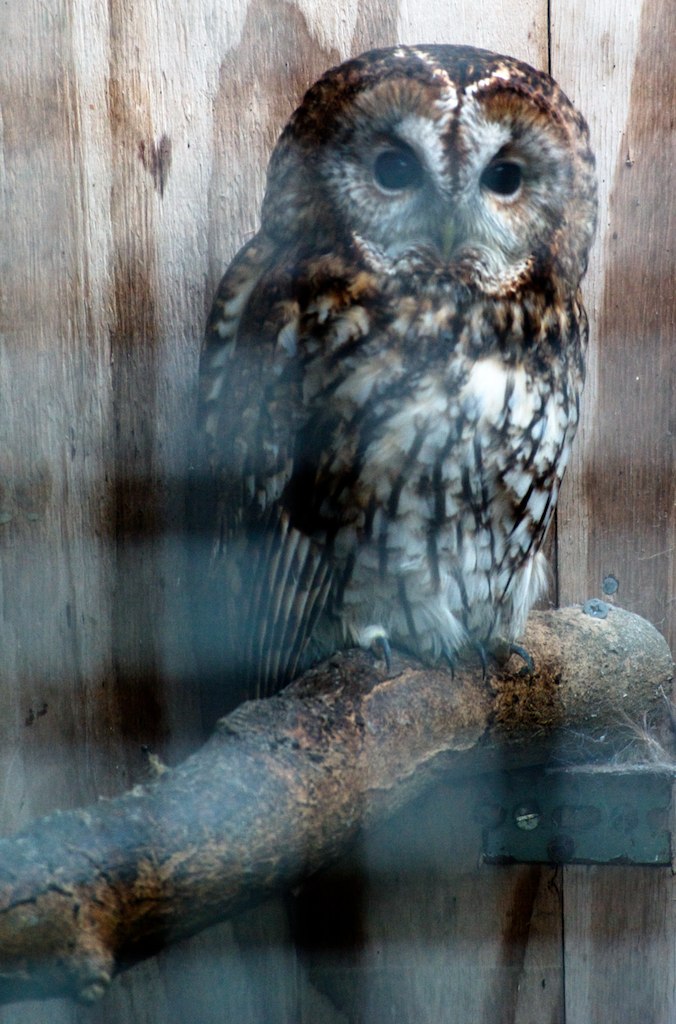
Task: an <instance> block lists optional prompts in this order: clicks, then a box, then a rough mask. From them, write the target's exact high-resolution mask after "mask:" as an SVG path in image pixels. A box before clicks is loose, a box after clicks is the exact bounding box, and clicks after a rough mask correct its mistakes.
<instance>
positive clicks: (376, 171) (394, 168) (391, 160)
mask: <svg viewBox="0 0 676 1024" xmlns="http://www.w3.org/2000/svg"><path fill="white" fill-rule="evenodd" d="M373 177H374V178H375V180H376V182H377V183H378V185H380V186H381V188H385V189H387V190H388V192H401V191H402V190H403V189H406V188H420V186H421V185H422V182H423V169H422V167H421V166H420V161H419V160H418V158H417V156H416V155H415V153H414V152H413V150H411V149H404V148H403V147H402V148H400V149H384V150H383V152H382V153H379V154H378V156H377V157H376V161H375V163H374V165H373Z"/></svg>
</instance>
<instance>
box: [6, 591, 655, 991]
mask: <svg viewBox="0 0 676 1024" xmlns="http://www.w3.org/2000/svg"><path fill="white" fill-rule="evenodd" d="M591 610H592V612H593V611H594V609H593V608H592V609H591ZM603 611H604V609H602V614H603ZM524 643H525V645H526V647H527V649H528V651H529V652H530V654H531V655H532V657H533V659H534V663H535V671H534V674H533V675H532V676H527V675H526V674H524V666H523V662H522V661H521V660H520V659H519V658H518V657H517V656H513V657H512V658H511V659H510V660H509V661H508V662H507V663H506V664H505V665H504V666H502V667H495V668H493V669H491V670H490V671H489V672H488V674H487V675H486V676H485V677H484V675H483V673H482V671H481V668H480V666H476V667H468V668H467V669H465V670H462V671H457V672H456V673H455V675H454V676H453V677H452V676H451V674H450V672H449V671H444V670H439V669H429V668H423V667H421V666H420V665H419V664H417V663H414V662H412V661H410V660H407V659H404V658H400V657H396V658H395V660H394V664H393V666H392V669H391V672H390V673H389V674H387V673H386V672H385V669H384V667H383V666H379V665H376V664H374V661H373V659H372V658H371V657H370V656H369V655H368V654H365V653H362V652H354V651H353V652H346V653H344V654H340V655H337V656H335V657H334V658H332V659H331V660H330V661H329V662H327V663H325V664H324V665H322V666H320V667H319V668H317V669H315V670H312V671H311V672H309V673H307V674H306V675H305V676H304V677H303V678H302V679H300V680H298V681H297V682H295V683H293V684H292V685H291V686H289V687H287V689H286V690H285V691H283V692H282V693H281V694H279V695H278V696H276V697H274V698H271V699H270V700H267V701H260V702H255V703H254V702H252V703H248V704H245V705H242V706H241V707H239V708H238V709H237V710H236V711H235V712H234V713H233V714H231V715H230V716H229V717H227V718H225V719H223V720H221V722H220V723H219V725H218V728H217V730H216V732H215V733H214V735H213V736H212V737H211V738H210V740H209V741H208V742H207V743H206V744H205V745H204V747H202V748H201V749H200V750H199V751H197V752H196V753H195V754H194V755H192V756H191V757H190V758H188V759H187V760H186V761H185V762H184V763H183V764H181V765H179V766H178V767H176V768H173V769H170V770H168V771H166V772H164V773H162V774H161V775H160V777H159V778H158V779H157V780H156V781H153V782H152V783H150V784H147V785H140V786H137V787H135V789H133V790H132V791H130V792H129V793H126V794H124V795H123V796H120V797H118V798H116V799H113V800H106V801H101V802H99V803H98V804H96V805H94V806H92V807H89V808H86V809H84V810H77V811H69V812H65V813H56V814H54V815H51V816H50V817H47V818H44V819H41V820H39V821H37V822H35V823H34V824H33V825H32V826H31V827H29V828H28V829H26V830H24V831H23V832H21V833H19V834H18V835H16V836H14V837H10V838H7V839H4V840H2V841H0V1001H8V1000H11V999H20V998H28V997H33V998H34V997H40V996H52V995H57V994H71V995H73V996H75V997H77V998H80V999H83V1000H93V999H95V998H97V997H98V996H100V995H102V994H103V992H104V991H105V989H106V987H107V986H108V984H109V983H110V980H111V979H112V977H113V976H114V975H115V973H116V972H117V971H119V970H120V969H122V968H123V967H124V966H127V965H129V964H130V963H133V962H135V961H137V960H139V959H142V958H143V957H146V956H149V955H151V954H152V953H153V952H154V951H156V950H157V949H159V948H160V947H161V946H162V945H164V944H166V943H168V942H171V941H173V940H175V939H177V938H181V937H184V936H187V935H190V934H193V933H195V932H197V931H199V930H200V929H201V928H204V927H206V926H207V925H210V924H213V923H215V922H217V921H221V920H223V919H224V918H225V917H227V916H228V915H230V914H232V913H234V912H235V911H237V910H238V909H240V908H242V907H243V906H245V905H247V904H250V903H251V902H253V901H256V900H259V899H262V898H264V897H265V896H266V895H268V894H270V893H272V892H274V891H276V890H279V889H281V888H284V887H288V886H290V885H292V884H294V883H297V882H298V881H299V880H300V879H302V878H303V877H305V876H307V875H308V874H309V873H311V872H313V871H315V870H316V869H317V868H319V867H320V866H322V865H324V864H327V863H329V862H330V861H331V860H332V859H334V858H335V857H336V856H337V855H338V854H339V853H340V852H341V850H343V849H344V848H345V847H346V845H347V844H348V843H349V841H350V840H351V839H352V838H353V837H354V836H355V834H356V832H357V830H358V829H360V828H362V827H363V826H365V825H368V824H369V823H370V822H373V821H374V820H377V819H380V818H382V817H384V816H385V815H387V814H389V813H391V812H392V811H393V810H394V809H396V808H397V807H399V806H401V805H402V803H404V802H405V801H406V800H407V799H409V798H410V797H411V796H413V795H414V794H415V793H417V792H419V791H420V790H421V789H422V788H423V787H424V786H425V785H426V784H429V783H430V781H432V780H434V779H436V778H438V777H439V775H440V774H441V773H443V772H447V771H474V770H479V769H484V768H486V767H487V766H489V765H490V764H495V763H500V764H503V765H504V763H505V762H507V763H509V762H510V761H514V762H517V761H518V762H519V763H524V762H525V761H537V760H538V759H540V758H542V757H543V756H545V753H546V748H547V745H548V744H551V743H552V742H553V741H554V737H555V738H556V740H555V742H556V750H557V756H558V757H559V758H560V757H561V756H562V753H563V752H565V750H566V736H567V735H569V734H570V736H574V745H573V744H571V746H570V756H571V757H573V756H575V757H580V755H581V754H582V753H583V752H585V750H586V749H587V748H586V747H585V744H584V742H583V739H584V738H585V737H586V738H587V739H589V741H590V742H591V743H592V744H593V745H594V747H595V749H596V750H597V752H598V749H599V747H601V748H602V749H606V747H605V746H604V744H608V743H612V737H613V735H614V734H615V735H616V734H617V731H618V729H619V728H621V727H626V723H627V722H628V721H629V722H632V721H633V722H637V723H640V722H642V720H643V718H644V716H645V714H646V712H649V711H650V710H651V709H652V708H654V707H655V705H656V703H657V702H658V701H659V700H660V699H661V695H662V694H663V692H664V690H665V688H666V687H667V686H668V683H669V680H670V678H671V671H672V661H671V656H670V653H669V650H668V647H667V645H666V643H665V641H664V639H663V637H662V636H661V635H660V634H659V633H658V632H657V631H656V630H655V629H654V628H653V627H652V626H651V625H650V624H649V623H647V622H646V621H645V620H643V619H640V618H639V617H638V616H636V615H632V614H630V613H628V612H624V611H621V610H620V609H616V608H612V607H611V608H609V609H608V610H607V615H606V617H605V618H598V617H595V616H594V615H593V614H592V615H590V614H585V613H584V612H583V611H582V609H580V608H569V609H562V610H560V611H557V612H541V613H536V614H534V615H533V616H532V617H531V620H530V621H529V625H528V629H527V632H526V636H525V639H524ZM602 735H603V737H604V740H603V743H601V736H602ZM573 750H574V752H575V753H574V755H573Z"/></svg>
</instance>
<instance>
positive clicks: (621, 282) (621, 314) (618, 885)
mask: <svg viewBox="0 0 676 1024" xmlns="http://www.w3.org/2000/svg"><path fill="white" fill-rule="evenodd" d="M552 14H553V18H552V64H553V73H554V74H555V75H556V76H557V77H558V78H559V79H560V81H561V83H562V84H563V85H564V88H569V89H570V90H571V92H572V93H573V95H575V96H577V97H578V99H579V102H580V104H581V106H582V108H583V109H584V110H585V111H586V112H587V113H588V116H589V120H590V125H591V128H592V133H593V137H594V139H595V144H596V151H597V154H598V160H599V177H600V184H601V215H600V218H599V237H598V240H597V244H596V247H595V250H594V253H593V259H592V265H591V268H590V280H589V286H588V289H587V290H588V292H589V293H590V294H591V296H592V299H593V319H592V358H591V360H590V373H589V379H588V385H587V396H586V402H585V406H584V413H583V423H582V429H581V431H580V436H579V438H578V444H577V447H576V451H575V454H574V461H573V465H572V467H571V472H570V473H569V474H568V478H567V480H566V482H565V485H564V490H563V493H562V501H561V504H560V512H559V530H558V538H559V559H558V565H559V594H560V599H561V602H562V603H567V602H570V601H579V600H584V599H585V598H586V597H589V596H592V595H599V596H606V599H607V600H610V601H615V600H616V601H617V602H618V603H619V604H621V605H622V606H623V607H626V608H629V609H631V610H633V611H637V612H638V613H639V614H641V615H644V616H646V617H647V618H649V619H651V621H653V622H654V623H655V624H656V625H657V626H658V628H659V629H661V630H662V632H664V634H665V635H666V637H667V639H669V641H670V643H671V646H672V650H673V648H674V643H675V641H676V615H675V613H674V571H675V570H674V566H675V560H676V542H675V540H676V538H675V533H674V531H675V529H676V517H675V516H674V501H675V499H676V473H675V472H674V449H673V436H674V435H673V417H674V395H675V394H676V387H675V385H676V380H675V367H676V361H675V360H674V342H673V337H674V322H675V320H676V315H675V314H676V296H675V293H674V279H675V276H676V275H675V269H676V268H675V265H674V249H673V243H674V227H673V198H672V197H673V192H674V178H673V171H672V165H673V111H674V107H675V106H676V84H675V82H674V76H673V74H672V72H671V56H670V54H671V48H672V47H671V44H672V41H673V39H674V35H675V32H676V10H675V9H674V6H673V4H670V3H669V0H657V2H656V3H652V4H647V3H643V4H635V5H623V9H622V12H621V17H609V12H608V10H607V7H606V5H605V4H585V3H582V2H575V3H573V4H566V5H560V4H558V3H555V4H553V5H552ZM609 576H612V577H614V578H615V579H616V580H617V581H618V583H619V587H618V589H617V591H616V593H615V594H614V595H602V590H603V581H604V579H606V578H607V577H609ZM672 890H673V880H672V877H671V872H670V871H669V870H668V869H648V868H620V867H614V868H606V869H602V868H574V869H572V868H568V869H566V870H565V872H564V878H563V893H564V915H565V926H564V930H565V979H566V990H565V994H566V1014H567V1016H566V1021H567V1024H627V1022H629V1021H634V1020H641V1021H646V1022H648V1021H649V1022H654V1024H668V1022H669V1021H671V1020H674V1019H676V915H675V914H674V904H673V891H672Z"/></svg>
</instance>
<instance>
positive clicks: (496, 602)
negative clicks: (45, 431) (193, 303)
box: [202, 236, 586, 692]
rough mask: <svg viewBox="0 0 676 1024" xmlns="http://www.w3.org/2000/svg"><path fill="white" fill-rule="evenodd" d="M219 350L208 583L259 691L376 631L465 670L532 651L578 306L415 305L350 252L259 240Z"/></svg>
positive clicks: (427, 300) (224, 313)
mask: <svg viewBox="0 0 676 1024" xmlns="http://www.w3.org/2000/svg"><path fill="white" fill-rule="evenodd" d="M209 337H210V339H211V341H210V342H209V340H208V343H207V346H206V348H205V351H204V354H203V367H202V423H203V433H204V436H205V437H206V438H207V439H208V440H207V447H208V452H207V455H208V460H209V463H210V468H209V470H208V472H209V473H211V474H212V475H213V477H214V478H215V479H216V481H217V486H216V493H217V500H216V501H212V504H213V507H214V509H215V517H214V519H213V521H212V524H211V527H210V528H209V531H210V536H211V542H212V549H211V550H212V554H211V564H210V575H211V578H212V579H214V578H215V579H217V580H218V586H219V587H221V588H223V587H225V589H226V590H228V592H229V596H228V597H227V599H226V600H225V607H224V608H223V611H222V621H223V623H225V624H226V625H225V628H226V629H227V630H228V631H230V633H231V643H230V648H231V650H230V652H229V654H228V657H229V659H230V660H231V661H232V662H233V663H237V664H238V665H239V671H240V672H245V673H246V674H248V676H249V677H250V679H251V680H252V681H253V680H255V687H256V689H257V692H265V690H266V689H267V688H269V687H272V686H277V685H279V684H280V683H281V682H283V681H284V679H286V678H288V677H289V676H290V675H291V674H292V673H293V672H294V671H295V670H296V668H297V666H298V664H299V663H303V662H304V661H307V660H312V659H315V658H317V657H320V656H322V655H325V654H327V653H329V652H330V651H331V650H334V649H336V648H338V647H340V646H343V645H345V643H350V642H358V643H368V642H369V641H370V640H372V639H373V637H374V636H375V637H377V636H380V635H383V636H387V637H389V639H390V640H391V641H392V642H393V643H395V644H396V643H399V644H401V645H402V646H404V647H407V648H409V649H410V650H412V651H413V652H414V653H417V654H418V655H419V656H422V657H424V658H429V659H435V658H437V657H439V656H440V655H441V654H445V655H446V656H447V657H449V658H450V659H451V660H453V659H454V658H455V657H456V655H457V653H458V651H459V650H461V649H462V648H463V647H464V646H465V645H467V644H468V643H475V642H476V643H480V644H486V643H489V642H490V640H491V638H493V637H496V636H500V637H503V638H506V639H513V638H515V637H516V636H517V635H518V633H519V631H520V630H521V628H522V626H523V624H524V621H525V617H526V615H527V613H528V611H529V609H530V607H531V605H532V603H533V600H534V599H535V598H536V597H537V595H538V593H539V591H540V590H541V587H542V584H543V580H544V572H543V566H542V563H541V557H539V556H537V552H538V549H539V547H540V545H541V543H542V539H543V536H544V533H545V531H546V528H547V525H548V523H549V521H550V518H551V515H552V512H553V509H554V506H555V503H556V497H557V492H558V487H559V483H560V480H561V477H562V475H563V471H564V468H565V464H566V461H567V458H568V453H569V449H570V444H571V441H572V437H573V434H574V432H575V428H576V425H577V420H578V413H579V398H580V393H581V389H582V380H583V354H584V345H585V342H586V324H585V321H584V317H583V314H582V313H581V308H580V307H579V304H578V302H577V300H576V299H575V298H573V299H571V300H570V301H569V302H567V303H566V302H563V303H556V302H551V301H549V300H548V297H547V296H543V294H542V292H541V291H536V290H533V291H532V292H530V293H529V292H528V291H526V292H525V293H524V292H521V294H520V295H519V299H518V301H517V300H516V298H499V299H491V298H489V297H487V296H486V295H484V294H478V293H477V292H476V291H475V290H474V291H473V290H472V289H470V288H468V287H467V285H466V284H465V283H463V281H462V280H461V279H459V278H458V277H454V275H453V274H452V273H451V272H445V273H440V272H438V273H437V275H436V279H435V280H433V281H432V280H430V279H429V278H426V279H420V278H419V277H416V274H415V273H413V274H411V276H410V278H409V280H408V287H406V286H404V287H403V288H402V280H401V276H399V275H397V276H396V277H394V276H393V275H391V274H387V273H378V271H377V270H374V269H373V268H372V267H369V266H368V264H367V263H366V262H364V261H362V262H357V264H356V265H355V262H354V260H352V261H350V260H349V259H348V258H347V257H345V258H341V257H340V256H338V255H335V254H332V255H324V256H319V257H317V256H314V257H308V258H302V257H301V258H297V259H296V260H290V261H289V260H287V262H286V263H285V264H283V265H280V263H279V261H278V260H277V259H275V257H274V253H273V251H272V247H271V245H270V244H269V243H268V242H267V241H266V240H265V238H264V236H259V237H258V238H257V239H254V240H253V242H252V243H250V245H249V246H248V247H247V248H245V249H244V250H243V252H242V254H240V257H239V258H238V260H237V261H236V262H235V264H233V267H232V268H231V270H230V271H229V273H228V275H227V276H226V278H225V279H224V281H223V283H222V285H221V289H220V291H219V295H218V297H217V301H216V304H215V307H214V313H212V317H211V320H210V326H209ZM250 685H252V684H250Z"/></svg>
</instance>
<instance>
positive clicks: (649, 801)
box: [482, 768, 674, 864]
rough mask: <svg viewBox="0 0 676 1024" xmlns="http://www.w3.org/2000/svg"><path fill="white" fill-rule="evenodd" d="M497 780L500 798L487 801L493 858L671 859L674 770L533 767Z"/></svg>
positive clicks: (488, 855)
mask: <svg viewBox="0 0 676 1024" xmlns="http://www.w3.org/2000/svg"><path fill="white" fill-rule="evenodd" d="M498 778H499V782H498V786H497V792H496V790H495V789H493V790H492V793H493V794H494V796H495V803H494V804H493V803H490V804H484V805H483V807H482V822H483V824H484V826H485V827H484V830H483V854H484V860H486V861H488V862H490V863H495V864H512V863H519V862H525V863H532V862H545V863H557V864H561V863H565V864H670V863H671V833H670V828H671V819H670V808H671V794H672V786H673V783H674V778H673V776H672V775H671V774H668V773H659V772H652V771H649V770H644V771H639V772H637V771H632V772H622V773H616V772H603V771H598V770H596V771H594V770H585V769H562V770H551V769H545V768H529V769H523V770H517V771H510V772H503V773H501V774H500V776H499V777H498Z"/></svg>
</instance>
